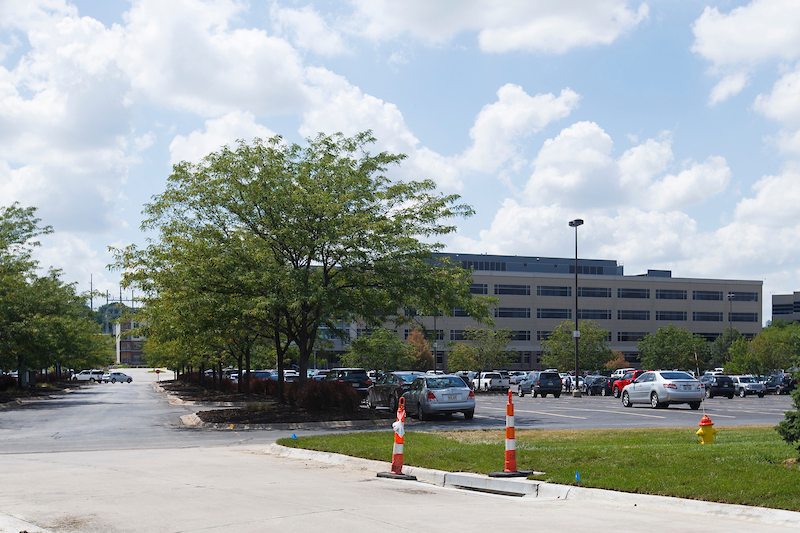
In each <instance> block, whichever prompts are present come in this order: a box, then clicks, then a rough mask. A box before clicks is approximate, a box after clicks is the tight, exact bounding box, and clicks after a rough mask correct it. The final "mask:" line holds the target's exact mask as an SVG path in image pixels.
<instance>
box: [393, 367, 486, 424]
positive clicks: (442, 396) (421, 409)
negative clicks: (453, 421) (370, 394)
mask: <svg viewBox="0 0 800 533" xmlns="http://www.w3.org/2000/svg"><path fill="white" fill-rule="evenodd" d="M403 398H405V408H406V412H408V413H409V414H415V415H417V418H419V419H420V420H425V419H426V418H428V417H430V416H431V415H434V414H445V415H451V414H453V413H458V412H461V413H464V418H466V419H467V420H472V417H473V416H474V415H475V393H474V392H472V391H471V390H470V388H469V387H467V384H466V383H464V380H463V379H461V377H459V376H457V375H455V374H442V375H434V376H431V375H424V376H418V377H417V378H416V379H414V381H413V382H412V383H411V386H410V387H409V388H408V390H407V391H406V392H405V393H404V394H403Z"/></svg>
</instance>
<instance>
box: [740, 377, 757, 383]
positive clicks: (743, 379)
mask: <svg viewBox="0 0 800 533" xmlns="http://www.w3.org/2000/svg"><path fill="white" fill-rule="evenodd" d="M739 383H755V380H754V379H753V378H751V377H748V376H744V377H741V378H739Z"/></svg>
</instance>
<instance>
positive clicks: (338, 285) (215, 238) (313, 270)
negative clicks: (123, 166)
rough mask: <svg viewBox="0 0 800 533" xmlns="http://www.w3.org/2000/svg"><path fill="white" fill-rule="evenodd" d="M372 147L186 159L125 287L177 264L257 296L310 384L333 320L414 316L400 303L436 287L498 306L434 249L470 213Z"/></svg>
mask: <svg viewBox="0 0 800 533" xmlns="http://www.w3.org/2000/svg"><path fill="white" fill-rule="evenodd" d="M373 142H375V139H374V138H373V137H372V135H371V134H370V133H369V132H365V133H361V134H358V135H356V136H354V137H345V136H343V135H341V134H336V135H332V136H326V135H322V134H320V135H318V136H317V137H315V138H314V139H310V140H308V142H307V144H306V145H305V146H300V145H297V144H288V143H286V142H284V140H283V139H282V138H280V137H278V136H276V137H273V138H271V139H268V140H266V141H262V140H259V139H256V140H255V141H253V143H251V144H247V143H244V142H240V143H239V144H238V146H237V147H236V148H235V149H231V148H229V147H224V148H223V149H221V150H220V151H218V152H215V153H212V154H210V155H209V156H207V157H206V158H204V159H203V160H202V161H200V162H198V163H188V162H182V163H180V164H178V165H175V167H174V169H173V173H172V175H171V176H170V177H169V179H168V182H167V189H166V191H165V192H164V193H163V194H161V195H158V196H157V197H155V199H154V201H153V202H152V203H151V204H149V205H147V206H146V208H145V213H146V215H147V219H146V220H145V222H144V223H143V229H145V230H155V231H157V232H158V233H159V237H158V239H156V240H155V241H153V242H151V243H150V245H149V246H148V248H147V249H145V250H138V249H136V248H135V247H131V248H128V249H126V250H118V251H117V262H116V265H117V266H118V267H119V268H121V269H122V270H123V271H124V272H125V276H124V282H125V283H126V284H131V283H137V284H139V285H141V286H142V287H144V288H145V290H150V291H152V293H151V296H152V297H156V295H157V292H158V291H159V290H160V288H161V285H160V284H159V283H158V282H155V283H154V281H157V279H158V277H159V275H160V272H161V271H163V270H164V269H167V268H169V269H173V270H175V271H176V272H178V273H179V276H180V277H181V279H182V280H183V281H184V282H186V283H189V284H191V285H192V287H193V288H195V289H196V290H197V292H198V293H204V292H208V293H216V294H221V295H226V296H228V297H230V298H237V299H248V300H251V301H252V302H253V306H252V309H251V311H250V312H249V315H250V316H251V317H252V318H254V319H256V320H258V321H259V323H260V327H261V330H262V331H264V332H265V334H266V335H267V336H268V337H270V338H271V339H273V341H274V342H275V344H276V349H277V351H278V354H277V355H278V362H279V365H280V362H281V361H282V360H283V357H282V355H283V354H282V350H285V349H287V346H288V345H287V344H286V343H293V344H294V345H296V346H297V348H298V350H299V359H300V361H299V363H300V380H301V385H302V382H304V381H305V378H306V368H307V365H308V360H309V356H311V355H312V353H313V351H314V347H315V343H316V341H317V338H318V331H319V329H320V327H321V326H325V327H327V328H328V329H330V330H336V329H337V328H338V325H339V324H341V323H349V322H351V321H354V320H357V321H360V322H361V323H363V324H365V325H366V326H368V327H378V326H381V325H383V324H385V323H387V322H388V321H390V320H394V321H396V322H401V321H403V320H404V317H403V316H402V314H400V315H398V314H397V310H398V309H402V308H403V307H404V306H406V305H412V306H415V307H423V306H425V305H427V304H429V302H428V299H429V298H431V295H436V296H438V297H439V298H440V300H439V301H438V303H439V304H440V305H441V306H442V307H444V308H453V307H463V308H467V309H470V310H471V312H473V313H474V314H475V315H476V316H478V315H481V314H483V315H485V314H486V312H487V308H488V306H487V305H481V301H480V300H479V299H475V298H471V296H472V295H471V294H470V293H469V285H470V282H471V276H470V273H469V272H468V271H466V270H465V269H462V268H460V267H458V266H456V265H453V264H450V263H448V262H447V261H445V260H439V259H435V258H434V256H433V252H435V251H438V250H440V249H441V245H440V244H438V243H436V242H435V239H436V238H437V237H439V236H441V235H446V234H448V233H451V232H453V231H454V230H455V226H454V225H452V224H450V223H449V220H450V219H452V218H455V217H459V216H468V215H471V214H472V210H471V208H470V207H468V206H466V205H461V204H458V203H457V201H458V196H455V195H450V196H447V195H442V194H439V193H437V192H436V191H435V184H434V183H433V182H432V181H427V180H426V181H412V182H399V181H391V180H389V178H387V177H386V175H385V173H386V171H387V169H388V168H389V167H390V166H393V165H396V164H398V163H400V161H402V160H403V159H404V157H405V156H403V155H397V154H390V153H387V152H380V153H378V154H371V153H370V152H369V146H370V145H371V144H372V143H373ZM278 370H279V372H280V371H282V369H281V368H280V367H279V369H278Z"/></svg>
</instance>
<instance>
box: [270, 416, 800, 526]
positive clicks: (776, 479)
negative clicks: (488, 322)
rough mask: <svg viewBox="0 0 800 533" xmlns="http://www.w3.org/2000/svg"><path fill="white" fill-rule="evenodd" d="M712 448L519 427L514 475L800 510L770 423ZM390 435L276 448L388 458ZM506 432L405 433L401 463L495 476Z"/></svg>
mask: <svg viewBox="0 0 800 533" xmlns="http://www.w3.org/2000/svg"><path fill="white" fill-rule="evenodd" d="M717 429H719V433H717V435H716V438H715V442H714V444H710V445H709V444H706V445H701V444H699V442H698V438H697V436H696V435H695V434H694V431H695V429H692V428H663V429H661V428H659V429H622V430H607V429H602V430H601V429H597V430H580V431H578V430H574V431H552V430H517V432H516V445H517V468H518V469H520V470H538V471H543V472H545V474H544V475H541V476H531V478H532V479H540V480H542V481H549V482H552V483H561V484H564V485H574V484H576V482H575V472H576V471H578V472H579V473H580V485H581V486H584V487H596V488H603V489H611V490H618V491H624V492H637V493H641V494H658V495H664V496H678V497H681V498H693V499H697V500H707V501H716V502H724V503H738V504H743V505H757V506H761V507H772V508H776V509H789V510H792V511H800V467H798V464H797V462H796V461H795V460H794V458H796V457H797V456H798V452H797V450H795V449H794V448H792V447H791V446H789V445H788V444H786V443H785V442H784V441H783V440H782V439H781V438H780V436H779V435H778V434H777V432H776V431H775V430H774V427H773V426H753V427H732V428H717ZM393 435H394V433H392V432H391V431H380V432H363V433H349V434H337V435H323V436H318V437H300V438H298V439H296V440H295V439H282V440H280V441H278V443H279V444H282V445H284V446H291V447H296V448H308V449H312V450H321V451H328V452H335V453H341V454H345V455H351V456H356V457H365V458H369V459H377V460H381V461H387V462H389V461H391V458H392V442H393ZM504 439H505V431H504V430H481V431H452V432H438V433H420V432H409V433H406V435H405V446H404V454H403V459H404V462H405V464H406V465H413V466H422V467H427V468H434V469H438V470H446V471H450V472H478V473H488V472H493V471H498V470H500V471H502V470H503V462H504Z"/></svg>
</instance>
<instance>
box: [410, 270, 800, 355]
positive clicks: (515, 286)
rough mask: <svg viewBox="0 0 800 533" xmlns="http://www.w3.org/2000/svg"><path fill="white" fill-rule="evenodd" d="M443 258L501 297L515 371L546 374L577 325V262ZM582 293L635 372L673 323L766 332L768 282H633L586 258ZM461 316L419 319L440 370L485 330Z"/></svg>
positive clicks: (501, 320)
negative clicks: (558, 336) (548, 348)
mask: <svg viewBox="0 0 800 533" xmlns="http://www.w3.org/2000/svg"><path fill="white" fill-rule="evenodd" d="M441 255H443V256H446V257H449V258H450V259H451V260H452V261H453V262H455V263H456V264H460V265H461V266H463V267H464V268H472V269H474V271H473V276H472V277H473V283H472V287H471V290H472V292H473V294H483V295H488V296H493V297H495V298H498V300H499V303H498V305H497V307H496V308H495V309H494V320H495V327H496V328H498V329H499V328H508V329H510V330H511V332H512V341H511V343H510V345H509V347H510V348H511V349H513V350H516V351H517V352H518V353H519V361H518V362H516V363H515V364H514V365H513V368H518V369H523V370H527V369H539V368H541V365H540V364H539V361H540V358H541V353H542V341H544V340H546V339H547V337H548V336H549V335H550V333H551V332H552V331H553V330H555V329H556V328H557V327H558V325H559V324H561V323H562V322H563V321H565V320H569V321H572V322H573V323H574V321H575V293H574V292H573V291H575V260H574V259H566V258H549V257H519V256H490V255H471V254H441ZM577 295H578V310H577V314H578V320H579V321H581V320H594V321H596V322H597V323H598V324H600V326H601V327H602V328H603V329H605V330H607V331H608V332H609V335H608V338H607V340H608V345H609V347H610V348H611V349H612V350H619V351H620V352H622V353H623V354H624V356H625V359H626V360H627V361H628V362H629V363H630V364H631V365H632V366H636V365H637V363H638V362H639V349H638V343H639V341H641V340H642V339H643V338H644V337H645V336H646V335H647V334H648V333H655V332H656V331H657V330H658V328H659V327H661V326H666V325H668V324H674V325H675V326H676V327H678V328H684V329H687V330H689V331H691V332H692V333H696V334H698V335H701V336H703V337H705V338H706V339H707V340H709V341H712V342H713V341H714V340H715V339H716V338H717V337H719V336H720V335H721V334H722V332H723V331H724V330H725V329H727V328H729V327H733V328H735V329H737V330H738V331H739V332H740V333H742V334H743V335H744V336H746V337H748V338H752V337H753V336H755V335H756V334H758V333H760V332H761V329H762V326H761V325H762V316H761V314H762V309H761V298H762V282H761V281H754V280H723V279H699V278H673V277H672V273H671V272H670V271H665V270H649V271H648V272H647V273H646V274H642V275H634V276H626V275H624V273H623V267H622V266H621V265H618V264H617V262H616V261H608V260H589V259H579V260H578V288H577ZM796 295H797V293H796ZM798 300H800V298H798ZM453 315H454V316H452V317H451V316H447V317H445V316H439V317H437V318H436V327H435V328H434V318H433V317H417V319H418V321H420V322H421V323H422V324H423V325H424V326H425V328H427V329H429V330H430V331H433V330H434V329H435V330H437V333H438V334H437V339H438V341H437V344H438V347H437V349H436V352H437V354H436V362H437V366H438V367H439V368H441V367H442V366H444V365H446V359H447V344H448V343H449V342H450V341H459V340H462V335H463V332H464V330H465V329H466V328H467V327H469V326H477V324H476V323H475V321H473V320H472V319H471V318H469V317H467V316H464V315H465V314H464V312H463V310H459V309H455V310H453ZM409 332H410V328H408V327H405V328H404V327H401V329H400V331H398V334H399V335H400V336H401V338H402V337H404V336H405V337H407V336H408V333H409Z"/></svg>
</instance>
